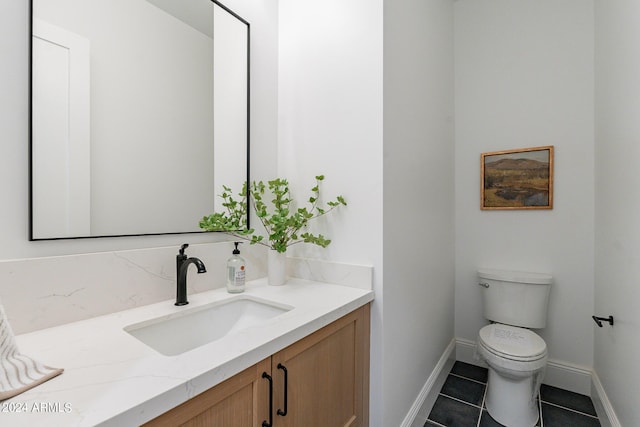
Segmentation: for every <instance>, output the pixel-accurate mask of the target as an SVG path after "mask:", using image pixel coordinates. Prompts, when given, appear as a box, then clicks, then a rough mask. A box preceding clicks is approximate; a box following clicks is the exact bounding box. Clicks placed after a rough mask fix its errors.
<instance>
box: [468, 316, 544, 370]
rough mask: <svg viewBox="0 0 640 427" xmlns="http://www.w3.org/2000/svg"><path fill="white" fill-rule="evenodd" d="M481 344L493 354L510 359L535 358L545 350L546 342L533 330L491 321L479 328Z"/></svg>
mask: <svg viewBox="0 0 640 427" xmlns="http://www.w3.org/2000/svg"><path fill="white" fill-rule="evenodd" d="M479 335H480V340H481V341H482V344H484V346H485V347H486V348H487V350H489V351H491V352H492V353H494V354H497V355H499V356H501V357H505V358H508V359H512V360H522V361H526V360H535V359H539V358H540V357H543V356H544V355H545V354H546V352H547V344H546V343H545V342H544V340H543V339H542V338H540V337H539V336H538V334H536V333H535V332H533V331H530V330H528V329H523V328H518V327H516V326H510V325H503V324H500V323H493V324H491V325H487V326H485V327H484V328H482V329H480V334H479Z"/></svg>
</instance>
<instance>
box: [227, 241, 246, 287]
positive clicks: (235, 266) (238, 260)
mask: <svg viewBox="0 0 640 427" xmlns="http://www.w3.org/2000/svg"><path fill="white" fill-rule="evenodd" d="M233 243H234V244H235V245H236V248H235V249H234V250H233V255H231V258H229V259H228V260H227V292H229V293H231V294H237V293H240V292H244V278H245V261H244V258H242V257H241V256H240V250H239V249H238V245H239V244H240V243H241V242H233Z"/></svg>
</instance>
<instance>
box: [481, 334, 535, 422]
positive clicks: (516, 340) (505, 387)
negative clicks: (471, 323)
mask: <svg viewBox="0 0 640 427" xmlns="http://www.w3.org/2000/svg"><path fill="white" fill-rule="evenodd" d="M477 352H478V355H479V356H480V358H482V359H483V360H484V361H485V362H486V363H487V365H488V366H489V379H488V386H487V395H486V399H485V402H486V406H487V411H488V412H489V415H491V417H492V418H493V419H494V420H496V421H498V422H499V423H500V424H503V425H505V426H508V427H532V426H534V425H535V424H536V422H537V421H538V415H539V411H538V403H537V401H536V397H537V394H538V390H539V387H540V382H541V381H542V377H543V375H544V368H545V366H546V364H547V345H546V343H545V342H544V340H543V339H542V338H540V336H538V335H537V334H536V333H535V332H533V331H530V330H528V329H524V328H520V327H516V326H510V325H504V324H500V323H493V324H491V325H487V326H485V327H483V328H482V329H480V332H479V333H478V347H477Z"/></svg>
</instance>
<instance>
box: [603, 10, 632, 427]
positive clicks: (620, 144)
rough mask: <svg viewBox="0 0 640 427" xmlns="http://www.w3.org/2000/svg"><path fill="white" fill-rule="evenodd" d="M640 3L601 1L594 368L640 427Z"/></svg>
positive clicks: (623, 416) (628, 420) (627, 418)
mask: <svg viewBox="0 0 640 427" xmlns="http://www.w3.org/2000/svg"><path fill="white" fill-rule="evenodd" d="M639 18H640V3H639V2H638V1H636V0H621V1H615V2H609V1H597V2H596V268H595V302H596V304H595V313H597V314H598V315H599V316H604V317H606V316H609V315H610V314H611V315H613V316H614V318H615V326H614V327H613V328H611V327H608V326H605V327H604V328H602V329H600V328H596V329H595V361H594V369H595V371H596V372H597V374H598V377H599V378H600V380H601V382H602V384H603V386H604V389H605V390H606V393H607V396H608V397H609V400H610V401H611V403H612V405H613V408H614V409H615V411H616V413H617V416H618V418H619V421H620V425H623V426H637V425H640V408H639V407H638V390H639V388H638V387H639V386H638V379H639V378H640V365H639V364H638V360H640V336H639V335H638V330H639V329H640V310H638V302H639V301H640V285H639V283H638V277H640V197H638V183H639V182H640V173H639V172H638V170H639V169H638V159H639V158H640V139H639V137H638V135H640V122H639V121H638V115H639V114H640V81H638V75H640V42H639V40H640V27H638V19H639Z"/></svg>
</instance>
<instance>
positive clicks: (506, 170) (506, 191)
mask: <svg viewBox="0 0 640 427" xmlns="http://www.w3.org/2000/svg"><path fill="white" fill-rule="evenodd" d="M480 209H482V210H505V209H553V145H548V146H544V147H532V148H520V149H515V150H504V151H494V152H489V153H482V154H480Z"/></svg>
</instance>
